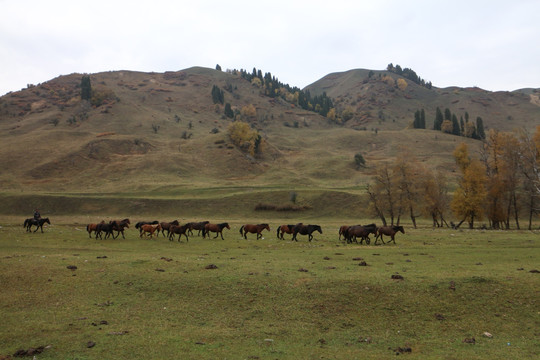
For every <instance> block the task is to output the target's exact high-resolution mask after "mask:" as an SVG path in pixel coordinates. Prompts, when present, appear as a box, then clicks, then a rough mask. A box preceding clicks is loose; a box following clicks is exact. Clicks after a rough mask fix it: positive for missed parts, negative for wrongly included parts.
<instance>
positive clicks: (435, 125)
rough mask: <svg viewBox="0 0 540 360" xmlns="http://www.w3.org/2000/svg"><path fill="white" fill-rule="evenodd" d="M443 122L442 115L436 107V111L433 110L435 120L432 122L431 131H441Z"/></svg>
mask: <svg viewBox="0 0 540 360" xmlns="http://www.w3.org/2000/svg"><path fill="white" fill-rule="evenodd" d="M443 121H444V117H443V113H442V111H441V109H440V108H439V107H438V106H437V109H436V110H435V120H434V121H433V130H441V126H442V123H443Z"/></svg>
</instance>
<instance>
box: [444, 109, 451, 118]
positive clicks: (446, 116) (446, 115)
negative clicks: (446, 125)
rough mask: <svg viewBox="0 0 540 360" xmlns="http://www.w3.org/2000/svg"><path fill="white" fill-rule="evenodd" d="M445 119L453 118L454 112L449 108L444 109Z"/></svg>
mask: <svg viewBox="0 0 540 360" xmlns="http://www.w3.org/2000/svg"><path fill="white" fill-rule="evenodd" d="M444 120H452V112H451V111H450V109H449V108H445V109H444Z"/></svg>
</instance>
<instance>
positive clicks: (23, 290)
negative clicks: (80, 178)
mask: <svg viewBox="0 0 540 360" xmlns="http://www.w3.org/2000/svg"><path fill="white" fill-rule="evenodd" d="M284 222H286V221H284ZM279 223H280V222H279V221H275V222H273V223H271V224H270V226H271V230H272V231H271V233H268V232H265V233H264V239H262V240H255V238H254V235H251V236H249V235H248V240H244V239H243V238H241V237H240V234H239V232H238V229H239V227H240V226H241V225H242V224H241V223H239V222H236V223H232V224H231V225H232V226H231V230H226V231H225V233H224V236H225V240H221V239H219V238H218V239H204V240H203V239H202V238H201V237H198V236H193V237H191V238H190V241H189V242H186V241H185V240H183V241H182V242H180V243H179V242H177V241H174V242H169V241H168V240H167V239H165V238H163V237H160V238H158V239H144V238H143V239H140V238H139V237H138V233H136V231H135V230H134V229H129V230H128V231H127V238H126V239H125V240H124V239H121V238H120V239H116V240H112V239H108V240H96V239H93V238H92V239H89V238H88V234H87V233H86V231H85V230H84V226H83V225H81V224H75V225H73V224H70V223H68V222H66V223H65V224H60V223H55V222H53V224H52V225H50V226H49V227H47V228H46V229H45V233H43V234H41V233H39V232H38V233H31V234H28V233H25V231H24V229H23V228H22V227H21V225H20V224H12V225H10V224H2V227H1V228H0V286H1V288H2V291H1V292H0V318H1V319H2V327H1V328H0V358H5V357H6V356H9V355H11V356H12V355H13V354H14V353H15V352H16V351H17V350H19V349H25V350H27V349H29V348H36V347H39V346H45V347H46V348H45V349H44V350H43V352H42V353H41V354H38V355H37V357H36V358H39V359H134V358H136V359H168V358H172V359H178V358H185V359H188V358H189V359H218V358H219V359H315V358H316V359H329V358H331V359H369V358H372V359H382V358H391V357H395V356H396V354H397V353H399V354H402V355H403V356H406V357H407V356H409V357H414V358H427V359H429V358H431V359H532V358H536V357H538V356H539V355H540V333H539V329H540V307H539V302H538V299H539V298H540V297H539V295H540V294H539V289H540V274H538V273H535V272H531V270H540V251H539V250H540V245H539V240H540V234H539V233H538V232H527V231H476V230H475V231H468V230H464V231H453V230H447V229H444V230H432V229H431V228H428V227H425V228H420V229H418V230H414V229H410V228H406V233H405V234H398V236H397V239H396V242H397V244H396V245H394V244H391V245H381V246H374V245H369V246H367V245H356V244H355V245H350V244H344V243H342V242H340V241H338V236H337V229H338V227H339V225H341V224H339V223H336V222H321V223H320V224H321V225H322V227H323V231H324V233H323V234H322V235H320V234H318V233H317V234H316V236H315V239H314V240H313V242H311V243H309V242H308V241H307V238H306V237H303V236H300V237H299V242H297V243H294V242H291V241H290V240H289V239H290V235H286V240H277V239H276V236H275V227H276V225H278V224H279ZM362 261H364V262H365V263H366V264H367V266H360V265H359V264H360V263H361V262H362ZM209 265H215V267H216V268H213V269H207V267H209ZM68 266H76V267H77V268H76V269H75V270H71V269H68ZM392 275H401V276H402V277H403V280H394V279H392V278H391V277H392ZM452 284H453V286H452ZM484 332H488V333H490V334H492V337H486V336H484V335H483V334H484ZM472 338H474V339H475V343H474V344H471V343H467V342H464V340H465V339H472ZM89 343H93V344H95V345H94V346H92V347H88V346H89V345H88V344H89ZM409 351H410V353H409Z"/></svg>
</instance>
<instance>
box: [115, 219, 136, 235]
mask: <svg viewBox="0 0 540 360" xmlns="http://www.w3.org/2000/svg"><path fill="white" fill-rule="evenodd" d="M112 224H113V230H114V231H116V232H117V233H116V236H114V233H113V239H116V238H117V237H118V236H120V233H122V238H123V239H125V238H126V237H125V236H124V229H129V224H131V223H130V221H129V219H124V220H114V221H113V222H112Z"/></svg>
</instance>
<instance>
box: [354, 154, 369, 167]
mask: <svg viewBox="0 0 540 360" xmlns="http://www.w3.org/2000/svg"><path fill="white" fill-rule="evenodd" d="M354 163H355V164H356V169H357V170H358V169H360V168H361V167H362V168H364V167H366V160H365V159H364V157H363V156H362V154H360V153H357V154H356V155H354Z"/></svg>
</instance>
